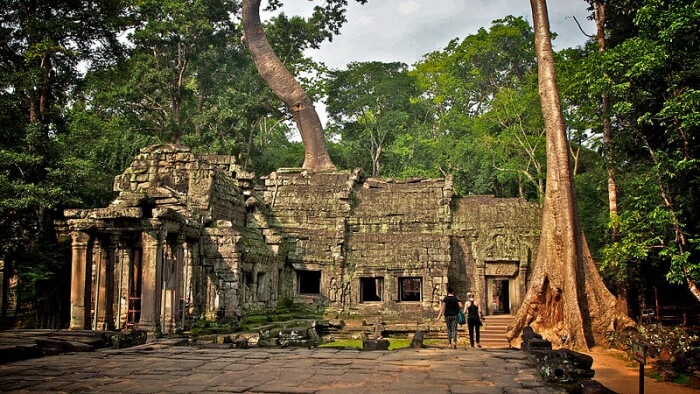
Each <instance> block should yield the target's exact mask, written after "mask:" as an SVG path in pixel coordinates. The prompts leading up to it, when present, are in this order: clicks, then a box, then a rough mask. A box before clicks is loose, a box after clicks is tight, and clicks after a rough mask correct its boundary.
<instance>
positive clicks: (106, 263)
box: [95, 235, 118, 330]
mask: <svg viewBox="0 0 700 394" xmlns="http://www.w3.org/2000/svg"><path fill="white" fill-rule="evenodd" d="M117 245H118V238H117V237H116V236H114V235H113V236H111V237H110V238H109V241H107V242H100V248H99V251H98V253H99V254H100V258H99V264H98V267H97V269H98V272H97V275H99V281H98V283H99V288H97V289H95V290H96V291H98V292H99V297H98V298H97V300H98V306H97V325H96V327H95V329H97V330H114V306H115V304H114V266H115V264H114V262H115V260H116V256H117V253H116V252H117Z"/></svg>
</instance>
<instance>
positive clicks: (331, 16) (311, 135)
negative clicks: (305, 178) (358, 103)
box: [243, 0, 366, 171]
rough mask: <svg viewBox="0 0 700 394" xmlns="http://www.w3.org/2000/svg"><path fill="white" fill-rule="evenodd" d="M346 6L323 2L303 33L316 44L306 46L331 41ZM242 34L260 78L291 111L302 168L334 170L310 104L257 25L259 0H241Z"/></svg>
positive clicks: (362, 0)
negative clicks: (300, 144)
mask: <svg viewBox="0 0 700 394" xmlns="http://www.w3.org/2000/svg"><path fill="white" fill-rule="evenodd" d="M356 1H358V2H360V3H365V2H366V0H356ZM271 5H272V6H273V7H278V6H280V5H281V4H280V2H279V1H272V2H271ZM346 5H347V1H346V0H327V1H326V2H325V5H324V7H320V6H317V7H315V8H314V15H313V16H312V18H311V21H312V22H314V24H315V26H313V25H312V26H310V28H309V29H308V31H307V33H308V34H309V35H310V36H315V37H316V38H317V41H315V42H310V45H311V46H312V47H313V46H317V45H318V44H319V43H320V42H321V41H323V40H324V39H331V37H332V35H333V34H338V31H339V29H340V26H341V25H342V24H343V23H344V22H345V6H346ZM243 30H244V39H245V43H246V45H247V47H248V50H249V51H250V55H251V57H252V58H253V61H254V62H255V66H256V67H257V69H258V71H259V72H260V75H261V76H262V77H263V79H265V82H267V84H268V86H269V87H270V89H271V90H272V91H273V92H274V93H275V95H277V97H279V99H280V100H282V101H283V102H284V103H285V105H286V106H287V108H288V109H289V110H290V111H291V113H292V116H293V118H294V121H295V122H296V125H297V127H298V128H299V132H300V133H301V138H302V141H303V142H304V150H305V154H304V155H305V158H304V163H303V165H302V167H303V168H307V169H312V170H321V171H322V170H330V169H334V168H335V165H333V162H332V161H331V158H330V156H329V155H328V148H327V146H326V139H325V135H324V132H323V126H322V125H321V120H320V119H319V117H318V112H316V109H315V108H314V106H313V102H312V101H311V99H310V98H309V96H308V94H307V93H306V91H305V90H304V89H303V88H302V87H301V84H299V82H298V81H297V80H296V79H295V78H294V75H292V73H291V72H290V71H289V70H288V69H287V68H286V67H285V65H284V63H282V61H281V60H280V58H279V57H278V56H277V55H276V54H275V51H274V50H273V48H272V46H271V45H270V43H269V42H268V40H267V37H266V35H265V31H264V29H263V25H262V23H261V21H260V0H243Z"/></svg>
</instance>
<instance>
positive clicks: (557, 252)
mask: <svg viewBox="0 0 700 394" xmlns="http://www.w3.org/2000/svg"><path fill="white" fill-rule="evenodd" d="M530 5H531V7H532V15H533V22H534V29H535V47H536V52H537V64H538V66H537V67H538V75H539V95H540V101H541V106H542V115H543V118H544V122H545V128H546V133H547V186H546V190H545V197H544V205H543V212H542V231H541V235H540V245H539V253H538V255H537V259H536V261H535V263H534V268H533V274H532V279H531V283H530V288H529V290H528V293H527V295H526V296H525V300H524V302H523V304H522V306H521V308H520V309H519V310H518V313H517V315H516V317H515V319H514V321H513V323H512V324H511V325H510V326H509V328H508V332H507V337H508V340H510V341H512V340H514V339H515V338H516V337H517V336H518V335H519V334H520V332H521V331H522V329H523V328H524V327H527V326H531V327H532V328H533V329H534V330H535V332H537V333H539V334H541V335H542V336H543V337H544V338H546V339H548V340H549V341H551V342H552V343H553V344H554V345H555V346H564V347H570V348H574V349H580V350H587V349H589V348H590V347H592V346H594V345H599V344H605V343H607V340H606V336H605V334H606V332H608V331H611V330H615V329H619V328H622V327H626V326H629V325H633V324H634V322H633V321H632V319H630V318H629V317H628V316H626V315H624V314H622V313H620V311H619V310H618V308H617V301H616V299H615V297H614V296H613V295H612V294H611V293H610V291H608V289H607V288H606V287H605V284H604V283H603V280H602V278H601V277H600V274H599V273H598V271H597V269H596V267H595V264H594V262H593V258H592V256H591V253H590V250H589V249H588V243H587V242H586V239H585V237H584V235H583V232H582V231H581V229H580V227H579V223H578V218H577V217H576V212H575V204H574V189H573V181H572V175H571V166H570V163H569V157H568V152H569V150H568V141H567V140H566V133H565V127H564V120H563V117H562V113H561V102H560V99H559V89H558V86H557V79H556V71H555V68H554V52H553V50H552V43H551V36H550V31H549V19H548V15H547V3H546V1H545V0H530Z"/></svg>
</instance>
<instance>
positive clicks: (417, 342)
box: [411, 331, 425, 349]
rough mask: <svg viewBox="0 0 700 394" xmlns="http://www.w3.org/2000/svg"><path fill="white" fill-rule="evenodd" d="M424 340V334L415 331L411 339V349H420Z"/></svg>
mask: <svg viewBox="0 0 700 394" xmlns="http://www.w3.org/2000/svg"><path fill="white" fill-rule="evenodd" d="M424 338H425V333H424V332H423V331H416V332H415V334H413V338H411V347H412V348H414V349H420V348H422V347H423V339H424Z"/></svg>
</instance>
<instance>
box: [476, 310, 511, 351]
mask: <svg viewBox="0 0 700 394" xmlns="http://www.w3.org/2000/svg"><path fill="white" fill-rule="evenodd" d="M512 321H513V316H511V315H491V316H486V317H485V318H484V325H483V326H482V327H481V335H480V337H481V346H482V347H486V348H507V347H509V344H508V340H507V339H506V331H507V329H508V325H509V324H510V323H511V322H512Z"/></svg>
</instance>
